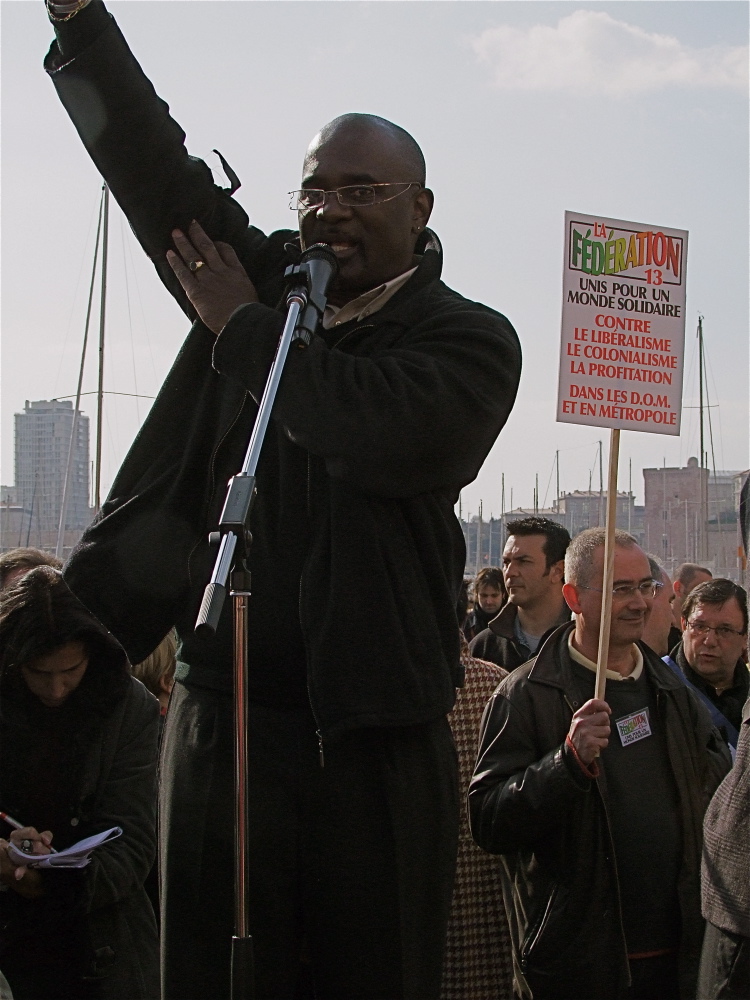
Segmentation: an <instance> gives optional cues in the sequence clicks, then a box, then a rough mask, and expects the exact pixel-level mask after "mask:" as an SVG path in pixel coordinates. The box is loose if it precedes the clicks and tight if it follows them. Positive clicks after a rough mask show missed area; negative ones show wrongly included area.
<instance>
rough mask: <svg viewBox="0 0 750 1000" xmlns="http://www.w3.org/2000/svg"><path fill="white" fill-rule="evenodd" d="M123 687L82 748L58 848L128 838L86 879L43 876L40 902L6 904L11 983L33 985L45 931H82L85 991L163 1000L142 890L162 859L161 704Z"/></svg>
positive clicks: (0, 938) (1, 910)
mask: <svg viewBox="0 0 750 1000" xmlns="http://www.w3.org/2000/svg"><path fill="white" fill-rule="evenodd" d="M126 680H127V684H126V689H125V692H124V694H123V695H122V697H121V698H120V699H119V700H118V702H117V704H116V705H115V707H114V708H113V710H112V711H111V713H110V714H108V715H107V717H106V720H105V722H104V724H103V725H102V726H101V727H99V729H98V732H97V735H96V737H95V738H94V739H93V740H92V741H91V742H90V744H89V746H88V747H87V748H86V753H85V760H84V762H83V766H82V769H81V774H80V782H79V784H78V787H77V794H76V808H75V815H74V816H73V818H72V819H71V824H72V828H71V827H69V828H68V830H67V831H66V830H58V831H53V832H56V840H57V841H58V843H59V844H60V846H69V845H70V844H71V843H73V841H75V840H79V839H81V838H83V837H88V836H91V835H92V834H93V833H101V832H102V831H103V830H107V829H109V828H110V827H113V826H120V827H122V830H123V833H122V836H120V837H118V838H117V839H116V840H112V841H110V842H109V843H107V844H105V845H104V846H103V847H100V848H98V849H97V850H96V851H94V853H93V854H92V856H91V861H90V863H89V864H88V866H87V867H85V868H83V869H80V870H77V871H76V870H73V871H70V870H68V871H54V870H53V871H44V872H43V873H42V878H43V880H44V888H45V896H44V897H42V898H41V899H38V900H27V899H24V898H22V897H20V896H17V895H16V894H15V893H13V892H12V891H9V892H7V893H5V894H4V895H3V897H2V899H1V900H0V914H1V915H2V925H3V926H2V930H1V931H0V945H1V946H2V948H3V949H4V954H5V955H6V956H7V957H6V959H5V961H6V962H7V964H6V965H5V968H6V970H7V975H8V978H9V980H10V981H11V983H13V975H12V971H11V966H12V968H15V967H16V963H17V962H18V961H19V960H20V961H21V963H22V965H23V966H24V973H23V974H24V978H25V981H26V977H28V975H29V970H32V975H33V969H34V964H35V963H34V956H35V955H36V954H37V949H40V948H44V946H45V945H44V940H43V937H44V935H43V934H40V931H39V928H40V927H46V928H48V930H49V932H50V933H55V930H56V929H57V928H59V927H60V926H62V927H64V928H65V929H66V930H70V929H71V928H73V927H78V928H79V930H80V947H77V948H76V949H74V950H72V951H71V954H70V961H71V962H75V963H76V969H78V970H80V974H81V975H82V977H83V982H84V983H86V984H87V986H86V987H84V986H82V987H81V990H82V991H83V990H84V988H86V989H87V992H86V993H85V995H86V996H91V997H96V998H98V1000H158V997H159V947H158V933H157V928H156V920H155V917H154V912H153V909H152V907H151V903H150V902H149V899H148V897H147V895H146V892H145V889H144V888H143V884H144V881H145V879H146V876H147V875H148V872H149V870H150V868H151V866H152V864H153V862H154V858H155V856H156V761H157V743H158V727H159V703H158V702H157V700H156V698H154V696H153V695H152V694H150V693H149V692H148V691H147V690H146V688H145V687H144V686H143V685H142V684H141V682H140V681H138V680H136V679H135V678H134V677H129V678H127V679H126ZM74 697H75V692H74V694H73V695H71V698H74ZM5 765H6V767H7V765H8V762H7V760H6V761H5ZM29 780H31V778H29ZM6 808H8V806H7V805H6ZM22 818H25V817H22ZM40 938H41V940H40ZM29 941H33V942H34V944H33V949H34V950H30V949H29V946H28V942H29ZM19 942H24V943H23V944H19ZM19 947H23V948H24V954H23V955H19V954H18V948H19ZM27 960H30V961H27ZM40 964H43V963H40ZM88 991H90V992H88Z"/></svg>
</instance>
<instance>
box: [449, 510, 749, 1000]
mask: <svg viewBox="0 0 750 1000" xmlns="http://www.w3.org/2000/svg"><path fill="white" fill-rule="evenodd" d="M603 542H604V539H603V530H602V529H591V530H590V531H586V532H583V533H582V534H581V535H579V536H578V537H577V538H576V539H574V540H573V542H572V543H571V546H570V548H569V549H568V553H567V554H566V560H565V578H566V581H567V582H566V584H565V590H564V594H565V598H566V601H567V602H568V604H569V605H570V608H571V610H572V611H573V612H574V613H575V623H574V624H571V625H568V626H563V627H561V628H559V629H558V630H557V631H556V632H554V633H553V634H552V635H551V636H550V637H549V638H548V639H547V641H546V642H545V644H544V646H543V647H542V649H541V650H540V652H539V653H538V655H537V656H536V657H535V659H534V660H532V661H531V662H530V663H529V664H527V665H525V666H523V667H520V668H518V669H517V670H516V671H514V672H513V673H512V674H511V675H510V676H509V677H508V678H507V679H506V680H505V681H503V682H502V683H501V685H500V686H499V688H498V689H497V691H496V693H495V695H494V697H493V699H492V701H491V702H490V703H489V705H488V707H487V710H486V712H485V718H484V720H483V726H482V733H481V743H480V750H479V757H478V760H477V765H476V768H475V772H474V778H473V780H472V784H471V787H470V791H469V804H470V813H471V823H472V833H473V835H474V838H475V839H476V841H477V843H478V844H479V845H480V846H481V847H483V848H484V849H485V850H488V851H491V852H493V853H495V854H500V855H502V861H503V869H504V886H503V889H504V895H505V902H506V909H507V912H508V913H509V915H510V922H511V933H512V937H513V945H514V966H515V989H516V991H517V994H518V995H519V996H521V997H533V998H534V1000H570V998H571V997H576V998H577V1000H605V998H607V1000H609V998H612V1000H620V998H623V1000H625V998H632V1000H647V998H650V1000H667V998H670V1000H677V998H678V997H680V998H683V1000H689V998H690V1000H692V998H693V997H694V995H695V983H696V976H697V966H698V960H699V954H700V944H701V937H702V932H703V922H702V918H701V913H700V896H699V891H700V887H699V878H700V852H701V823H702V818H703V814H704V811H705V808H706V806H707V804H708V801H709V799H710V797H711V795H712V793H713V791H714V790H715V788H716V787H717V785H718V783H719V782H720V781H721V779H722V777H723V776H724V774H725V773H726V771H727V769H728V767H729V764H730V758H729V755H728V752H727V750H726V746H725V744H724V743H723V741H722V740H721V738H720V736H719V734H718V733H717V732H716V730H715V729H713V727H712V726H711V722H710V719H709V718H708V716H707V714H706V712H705V710H704V709H703V707H702V706H701V705H700V704H699V703H698V702H697V701H696V699H695V698H694V696H693V695H692V693H691V692H689V691H688V690H687V689H686V688H685V687H684V685H682V684H681V683H680V681H679V680H678V679H677V678H676V677H675V676H674V675H673V674H672V673H671V671H670V670H669V669H668V668H665V665H664V664H663V663H662V662H661V660H659V658H658V657H657V656H655V654H653V653H652V651H651V650H649V649H648V647H647V646H645V645H643V644H642V643H640V642H639V639H640V635H641V632H642V630H643V626H644V622H645V617H646V614H647V612H648V609H649V606H650V603H651V600H652V598H653V594H654V590H655V588H654V582H653V580H652V578H651V572H650V568H649V564H648V560H647V558H646V556H645V554H644V553H643V552H642V551H641V549H640V548H639V547H638V546H637V544H636V542H635V539H633V538H632V537H631V536H630V535H627V534H626V533H625V532H617V533H616V543H617V544H616V546H615V562H614V566H615V569H614V595H613V604H612V620H611V632H610V643H609V649H608V661H607V668H608V669H607V674H606V677H607V680H606V689H605V698H606V700H604V701H603V700H598V699H595V698H594V697H593V694H594V679H595V669H596V668H595V663H594V661H595V660H596V654H597V647H598V637H599V617H600V614H601V601H602V595H601V581H602V579H603V565H604V558H603V557H604V552H603ZM597 584H598V585H599V586H598V588H597Z"/></svg>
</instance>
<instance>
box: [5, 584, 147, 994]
mask: <svg viewBox="0 0 750 1000" xmlns="http://www.w3.org/2000/svg"><path fill="white" fill-rule="evenodd" d="M158 719H159V709H158V703H157V702H156V700H155V699H154V698H153V697H152V696H151V695H150V694H149V693H148V692H147V691H146V690H145V688H143V686H142V685H141V684H140V683H139V682H138V681H136V680H134V678H132V677H131V676H130V669H129V665H128V661H127V658H126V656H125V653H124V652H123V650H122V648H121V647H120V646H119V645H118V643H117V642H116V641H115V640H114V639H113V638H112V636H111V635H110V634H109V633H108V632H107V631H106V629H105V628H104V627H103V626H102V625H100V624H99V622H97V621H96V619H94V618H93V617H92V616H91V615H90V614H89V613H88V612H87V611H86V609H85V608H84V606H83V605H82V604H81V603H80V602H79V601H78V599H77V598H76V597H74V595H73V594H72V593H71V592H70V590H69V589H68V587H67V586H66V584H65V583H64V581H63V579H62V576H61V575H60V573H59V572H58V571H57V570H54V569H52V568H50V567H47V566H42V567H39V568H37V569H34V570H32V571H31V572H30V573H28V574H27V575H26V576H24V577H23V578H21V579H20V580H19V581H18V582H17V583H16V584H15V585H14V586H13V587H11V588H9V589H8V590H6V591H3V592H2V593H1V594H0V808H1V809H2V810H4V811H7V813H8V814H9V815H11V816H13V817H16V818H17V819H18V820H19V821H21V822H23V823H26V824H28V826H25V827H23V828H22V829H16V830H11V828H10V827H9V826H8V827H7V828H5V827H3V825H2V824H1V823H0V833H4V835H5V836H6V837H7V839H6V840H2V839H0V968H2V970H3V972H4V973H5V975H6V977H7V978H8V981H9V983H10V985H11V988H12V990H13V995H14V998H15V1000H152V998H154V1000H155V998H158V995H159V988H158V956H157V933H156V925H155V921H154V914H153V911H152V909H151V905H150V903H149V901H148V898H147V896H146V894H145V892H144V889H143V882H144V880H145V878H146V875H147V874H148V871H149V869H150V867H151V864H152V862H153V858H154V853H155V831H154V812H155V802H156V755H157V739H158ZM113 826H119V827H122V830H123V834H122V836H121V837H119V838H117V839H116V840H113V841H112V842H111V843H107V844H104V845H102V846H101V847H100V848H98V849H97V850H96V851H94V853H93V854H92V856H91V860H90V863H89V864H88V865H87V866H86V867H85V868H82V869H78V870H71V869H57V870H54V869H52V870H39V869H34V868H21V869H19V868H17V867H15V865H14V864H13V863H12V862H11V859H10V858H9V856H8V852H7V847H8V841H12V842H13V843H14V844H15V846H16V847H18V848H22V849H24V850H26V851H27V852H28V851H30V850H31V851H33V853H36V854H46V853H48V852H49V850H50V849H51V847H52V846H54V847H55V848H57V849H63V848H66V847H69V846H70V845H72V844H73V843H75V842H76V841H78V840H81V839H82V838H84V837H87V836H90V835H92V834H95V833H100V832H102V831H103V830H106V829H108V828H110V827H113ZM6 830H7V832H6Z"/></svg>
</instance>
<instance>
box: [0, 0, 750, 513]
mask: <svg viewBox="0 0 750 1000" xmlns="http://www.w3.org/2000/svg"><path fill="white" fill-rule="evenodd" d="M109 9H110V10H111V11H112V12H113V13H114V15H115V17H116V18H117V19H118V21H119V23H120V26H121V27H122V29H123V31H124V33H125V36H126V38H127V39H128V40H129V42H130V44H131V46H132V48H133V50H134V51H135V53H136V55H137V56H138V58H139V60H140V62H141V64H142V65H143V66H144V68H145V70H146V72H147V73H148V74H149V75H150V77H151V79H152V81H153V82H154V84H155V86H156V88H157V91H158V92H159V94H160V95H161V96H163V97H164V98H165V99H166V100H167V101H168V102H169V104H170V106H171V109H172V113H173V115H174V116H175V117H176V119H177V120H178V121H179V122H180V124H181V125H182V126H183V128H184V129H185V131H186V133H187V136H188V140H187V141H188V148H189V149H190V151H191V152H192V153H194V154H197V155H200V156H204V157H207V156H209V155H210V151H211V149H212V148H214V147H215V148H218V149H220V150H221V152H222V153H223V154H224V156H225V157H226V158H227V160H228V161H229V163H230V164H231V165H232V167H233V168H234V170H235V171H236V172H237V173H238V174H239V176H240V178H241V180H242V188H241V189H240V191H239V192H238V195H237V197H238V199H239V200H240V201H241V202H242V204H243V206H244V207H245V209H246V210H247V212H248V213H249V215H250V217H251V219H252V221H253V222H254V223H255V224H256V225H258V226H260V227H261V228H263V229H264V230H266V231H270V230H272V229H274V228H279V227H285V226H289V225H291V224H292V222H293V219H294V217H293V216H292V214H291V213H290V212H289V211H288V209H287V201H288V198H287V194H286V192H287V191H289V190H290V189H292V188H294V187H297V186H298V183H299V169H300V166H301V160H302V154H303V152H304V149H305V147H306V145H307V142H308V141H309V139H310V138H311V137H312V135H313V134H314V133H315V132H316V131H317V130H318V128H319V127H320V126H321V125H322V124H323V123H324V122H326V121H328V120H329V119H331V118H333V117H335V116H336V115H338V114H341V113H343V112H345V111H363V112H373V113H376V114H379V115H383V116H384V117H386V118H390V119H392V120H393V121H396V122H398V123H399V124H400V125H402V126H404V127H405V128H406V129H408V130H409V131H410V132H411V133H412V134H413V135H414V136H415V137H416V139H417V140H418V141H419V142H420V144H421V145H422V147H423V149H424V152H425V155H426V159H427V169H428V183H429V184H430V186H431V187H432V188H433V190H434V191H435V198H436V207H435V212H434V214H433V217H432V221H431V226H432V228H434V229H435V231H436V232H437V233H438V234H439V236H440V238H441V240H442V243H443V247H444V251H445V263H444V273H443V276H444V278H445V280H446V281H447V282H448V284H450V285H451V286H453V287H455V288H456V289H458V290H459V291H460V292H462V293H463V294H464V295H466V296H468V297H471V298H475V299H478V300H480V301H483V302H486V303H488V304H489V305H491V306H493V307H495V308H497V309H499V310H500V311H501V312H503V313H505V314H506V315H507V316H508V317H509V319H510V320H511V322H512V323H513V324H514V326H515V327H516V329H517V331H518V334H519V336H520V339H521V343H522V345H523V349H524V371H523V376H522V380H521V388H520V392H519V397H518V401H517V403H516V407H515V409H514V411H513V414H512V416H511V418H510V420H509V422H508V424H507V426H506V428H505V430H504V431H503V433H502V434H501V436H500V439H499V441H498V443H497V445H496V446H495V448H494V450H493V452H492V454H491V455H490V457H489V458H488V460H487V462H486V463H485V466H484V468H483V469H482V472H481V473H480V476H479V478H478V479H477V481H476V482H475V483H474V484H472V485H471V486H469V487H467V489H466V490H465V491H464V495H463V509H464V513H466V511H467V510H468V511H475V510H476V509H477V506H478V503H479V500H480V499H482V500H483V501H484V512H485V517H486V516H488V514H489V513H490V512H494V513H495V514H497V513H499V510H500V482H501V474H502V473H505V482H506V506H509V502H510V489H511V488H513V502H514V504H515V505H518V504H519V503H523V504H526V505H530V504H531V502H532V491H533V488H534V479H535V475H536V474H538V475H539V482H540V501H543V500H544V498H545V494H546V496H547V503H549V502H550V500H551V499H553V496H554V488H555V482H554V476H553V475H552V468H553V463H554V459H555V451H556V450H557V449H559V451H560V470H561V486H562V488H563V489H565V490H568V489H569V490H572V489H586V488H587V487H588V485H589V474H590V471H591V470H592V468H593V469H594V474H593V483H594V486H595V487H597V486H598V463H597V461H596V448H597V441H598V440H599V439H602V440H604V442H605V470H606V444H607V441H608V436H609V435H608V432H606V431H603V430H602V431H601V432H600V431H598V430H597V429H596V428H591V427H577V426H573V425H567V424H558V423H556V422H555V410H556V387H557V366H558V350H559V332H560V292H561V273H562V252H563V221H564V219H563V217H564V212H565V210H566V209H569V210H573V211H577V212H586V213H591V214H599V215H602V216H607V217H610V218H614V219H624V220H628V221H634V222H640V223H646V224H649V225H653V226H656V227H662V226H664V227H673V228H676V229H687V230H689V233H690V237H689V240H690V242H689V252H688V270H687V309H686V314H687V337H686V360H685V392H684V400H683V401H684V404H685V405H686V406H687V407H689V409H686V410H685V411H684V414H683V425H682V427H683V433H682V435H681V436H680V437H679V438H669V437H665V436H663V435H656V434H645V433H638V434H637V433H624V434H623V436H622V445H621V466H620V469H621V472H620V481H619V482H620V488H621V489H623V488H624V489H627V487H628V465H629V460H630V459H632V467H633V488H634V490H635V491H636V493H637V495H638V496H639V499H640V501H641V502H642V495H643V480H642V477H641V469H642V468H643V467H644V466H646V467H648V466H654V465H658V466H660V465H661V464H662V462H663V461H664V460H665V459H666V463H667V465H675V464H680V465H684V464H685V462H686V460H687V458H688V457H689V456H690V455H693V454H697V452H698V443H697V442H698V430H697V413H696V410H695V409H694V408H693V407H694V406H695V405H696V404H697V367H696V357H695V343H696V341H695V328H696V323H697V317H698V313H699V312H700V313H702V314H703V316H704V330H705V337H706V350H707V355H708V365H709V393H710V396H711V399H710V402H711V403H712V404H714V409H712V410H711V416H712V431H713V440H714V445H715V452H716V466H717V468H724V469H744V468H747V466H748V464H750V461H749V460H748V267H747V233H748V80H747V65H748V63H747V60H748V53H747V39H748V5H747V4H746V3H745V2H721V0H710V2H680V0H674V2H669V0H667V2H658V3H653V2H648V0H644V2H622V3H606V2H603V3H596V2H588V3H578V2H575V0H572V2H551V3H550V2H507V3H506V2H491V0H490V2H481V3H475V2H468V0H467V2H463V0H456V2H426V0H425V2H387V0H383V2H378V0H375V2H357V0H347V2H318V0H308V2H296V0H289V2H285V0H280V2H266V0H257V2H253V0H191V2H187V0H119V2H114V0H113V2H112V3H110V4H109ZM0 13H1V15H2V21H1V29H2V36H1V44H2V119H1V124H2V136H1V138H2V409H1V417H2V455H1V457H2V470H1V474H0V478H1V479H2V482H3V483H6V484H10V483H12V482H13V413H14V412H18V411H19V410H21V409H23V405H24V400H26V399H49V398H52V397H53V396H57V397H60V396H67V395H71V394H73V393H74V392H75V387H76V379H77V371H78V365H79V359H80V351H81V343H82V336H83V323H84V317H85V309H86V297H87V292H88V282H89V275H90V269H91V263H92V259H93V246H94V234H95V226H96V213H97V209H98V203H99V198H100V180H99V178H98V175H97V173H96V171H95V169H94V168H93V166H92V165H91V164H90V162H89V161H88V159H87V157H86V154H85V153H84V151H83V149H82V147H81V145H80V142H79V140H78V137H77V135H76V133H75V131H74V129H73V128H72V126H71V125H70V123H69V122H68V120H67V118H66V116H65V114H64V112H63V110H62V108H61V106H60V105H59V103H58V100H57V97H56V95H55V92H54V89H53V87H52V85H51V83H50V82H49V80H48V79H47V77H46V75H45V73H44V72H43V70H42V59H43V56H44V54H45V51H46V49H47V46H48V44H49V42H50V40H51V37H52V31H51V28H50V25H49V23H48V21H47V19H46V15H45V12H44V5H43V3H42V0H4V2H2V4H0ZM107 315H108V330H107V336H108V339H107V347H106V374H105V388H106V389H107V390H108V392H110V393H111V395H108V396H107V398H106V401H105V414H106V416H105V431H104V491H105V492H106V489H107V487H108V485H109V483H110V482H111V479H112V477H113V475H114V473H115V471H116V469H117V467H118V465H119V463H120V462H121V460H122V458H123V456H124V454H125V452H126V450H127V448H128V446H129V444H130V442H131V441H132V438H133V436H134V434H135V432H136V430H137V428H138V426H139V423H140V421H142V420H143V418H144V416H145V414H146V413H147V411H148V406H149V405H150V401H149V399H147V398H141V399H135V398H133V395H116V394H138V395H140V396H142V397H149V396H153V395H155V393H156V391H157V389H158V387H159V385H160V383H161V381H162V380H163V378H164V375H165V374H166V372H167V370H168V368H169V366H170V364H171V362H172V360H173V358H174V356H175V354H176V352H177V350H178V348H179V345H180V343H181V341H182V339H183V338H184V336H185V334H186V333H187V324H186V321H185V319H184V317H183V314H182V313H181V312H180V310H179V309H178V308H177V306H176V305H175V304H174V303H173V302H172V300H171V299H170V297H169V296H168V294H167V293H166V292H165V291H164V290H163V288H162V286H161V284H160V282H159V281H158V279H157V278H156V277H155V275H154V274H153V272H152V270H151V266H150V265H149V264H148V262H147V261H145V260H144V259H143V255H142V253H141V251H140V249H139V248H138V246H137V245H136V244H135V242H134V240H133V238H132V236H131V235H130V233H129V230H128V228H127V225H126V224H123V221H122V217H121V214H120V212H119V209H116V208H115V209H114V210H113V213H112V219H111V228H110V296H109V300H108V312H107ZM95 387H96V371H95V351H94V350H93V349H92V350H91V353H90V360H89V362H88V365H87V371H86V378H85V384H84V391H87V392H91V391H92V390H94V389H95ZM716 404H718V405H716ZM83 409H84V412H86V413H88V414H89V415H91V416H92V417H93V415H94V414H95V409H96V407H95V400H94V397H93V396H86V397H85V398H84V404H83ZM92 424H93V420H92ZM471 433H472V428H471V427H467V428H466V434H467V435H470V434H471ZM707 437H708V430H707ZM92 453H93V440H92Z"/></svg>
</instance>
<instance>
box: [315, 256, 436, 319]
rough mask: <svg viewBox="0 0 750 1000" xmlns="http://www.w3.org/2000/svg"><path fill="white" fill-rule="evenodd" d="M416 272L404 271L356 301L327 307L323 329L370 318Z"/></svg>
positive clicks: (413, 269)
mask: <svg viewBox="0 0 750 1000" xmlns="http://www.w3.org/2000/svg"><path fill="white" fill-rule="evenodd" d="M416 270H417V269H416V267H413V268H411V270H409V271H404V273H403V274H399V275H398V277H396V278H391V280H390V281H385V282H383V284H382V285H378V286H377V288H371V289H370V291H369V292H363V293H362V294H361V295H358V296H357V298H356V299H352V300H351V302H347V303H346V304H345V305H343V306H332V305H330V304H329V305H327V306H326V311H325V313H324V314H323V329H324V330H330V329H331V328H332V327H334V326H341V324H342V323H348V322H349V320H352V319H356V320H363V319H366V318H367V317H368V316H372V314H373V313H376V312H377V311H378V310H379V309H382V308H383V306H384V305H385V304H386V302H388V300H389V299H391V298H393V296H394V295H395V294H396V292H397V291H398V290H399V288H402V287H403V286H404V285H405V284H406V282H407V281H408V280H409V278H411V276H412V275H413V274H414V272H415V271H416Z"/></svg>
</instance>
